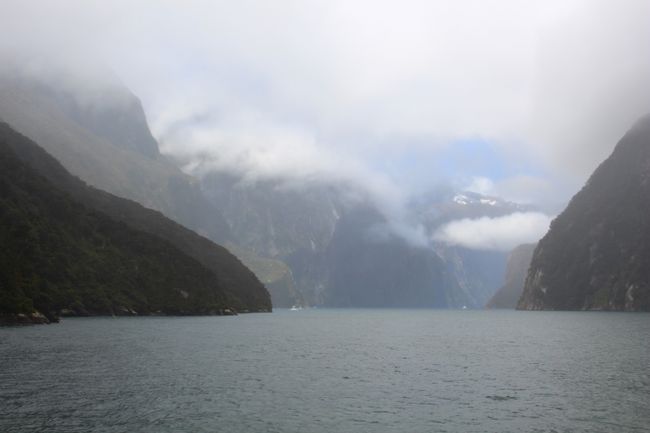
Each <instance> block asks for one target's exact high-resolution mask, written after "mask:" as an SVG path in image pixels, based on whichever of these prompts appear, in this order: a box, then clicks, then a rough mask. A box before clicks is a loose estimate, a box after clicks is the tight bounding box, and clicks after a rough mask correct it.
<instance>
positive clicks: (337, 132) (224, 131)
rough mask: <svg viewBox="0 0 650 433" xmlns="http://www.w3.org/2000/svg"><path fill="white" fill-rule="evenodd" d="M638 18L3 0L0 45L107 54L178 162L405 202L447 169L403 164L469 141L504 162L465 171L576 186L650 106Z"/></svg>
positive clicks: (643, 31) (493, 178) (2, 49)
mask: <svg viewBox="0 0 650 433" xmlns="http://www.w3.org/2000/svg"><path fill="white" fill-rule="evenodd" d="M649 19H650V3H649V2H647V1H644V0H623V1H617V2H611V1H605V0H596V1H586V0H569V1H566V0H562V1H561V0H552V1H547V2H533V1H519V0H499V1H497V0H494V1H476V0H461V1H418V0H407V1H399V2H398V1H395V0H379V1H370V0H361V1H355V2H349V1H344V0H327V1H325V0H322V1H321V0H316V1H310V2H294V1H278V2H273V3H272V4H271V3H269V2H265V1H259V0H243V1H237V2H227V1H199V0H194V1H188V2H183V3H179V2H173V1H154V0H143V1H139V2H130V1H125V0H117V1H113V2H87V1H84V0H55V1H48V2H42V1H36V0H26V1H25V0H21V1H18V0H6V1H4V2H3V6H2V14H1V15H0V25H2V28H3V33H4V35H5V37H4V38H3V39H2V41H0V56H2V57H3V58H8V57H16V56H18V57H23V58H29V57H30V56H31V57H39V56H43V55H47V56H49V57H53V58H58V59H60V61H62V62H64V63H66V64H67V65H68V66H72V67H73V68H78V69H82V70H83V68H84V67H83V65H84V64H85V63H84V62H85V60H84V61H81V59H87V58H89V57H92V58H93V59H94V60H97V61H99V62H103V63H105V64H107V65H109V66H110V67H111V68H112V69H113V70H114V71H115V73H116V75H118V76H120V77H121V78H122V79H123V80H124V81H125V82H126V84H127V85H128V86H129V87H130V88H131V89H132V90H133V91H134V92H135V93H136V94H137V95H139V96H140V97H141V98H142V101H143V104H144V107H145V110H146V112H147V115H148V118H149V121H150V122H151V124H152V128H153V131H154V134H155V135H156V136H157V138H158V139H159V140H160V142H161V145H162V149H163V151H164V152H166V153H168V154H170V155H174V156H175V157H178V158H182V159H183V160H185V161H187V163H188V165H187V167H188V168H194V169H197V168H199V166H200V168H201V169H203V170H205V169H215V170H217V169H218V170H226V171H229V172H235V173H239V174H240V175H241V176H242V177H243V178H244V179H247V180H248V181H263V180H264V179H269V178H275V179H284V180H285V181H287V182H289V183H293V184H294V185H300V184H302V183H305V182H307V183H308V182H320V181H323V182H329V181H332V180H336V181H344V182H354V183H356V184H358V185H362V189H363V190H366V191H371V193H372V195H373V197H374V199H375V200H377V201H378V202H379V203H381V206H382V208H384V209H386V211H385V212H386V213H387V214H388V213H390V214H393V215H399V214H400V213H403V210H402V209H403V204H404V203H405V202H406V201H407V200H408V197H409V196H410V195H412V193H413V191H412V189H413V188H419V189H421V190H425V189H426V188H428V187H431V186H432V185H428V184H427V182H439V181H440V180H441V177H445V176H450V175H449V173H444V174H441V173H437V172H435V171H434V170H433V169H432V173H431V175H430V176H417V181H414V180H413V179H414V168H413V165H412V164H411V163H410V162H412V161H416V160H426V161H429V160H431V161H437V164H436V165H437V166H438V167H443V168H444V166H445V164H446V161H445V159H444V158H445V155H446V153H445V152H446V150H448V149H449V148H450V147H454V146H456V145H457V143H459V142H463V141H467V140H476V141H477V142H484V143H486V144H487V145H489V146H491V147H492V148H494V149H496V152H495V155H498V158H500V167H501V169H500V171H499V172H489V173H487V172H484V171H486V170H483V171H481V168H480V166H479V168H478V169H477V170H478V171H477V172H469V173H462V177H463V179H466V178H468V177H469V178H476V179H482V178H483V179H487V183H486V185H491V188H492V190H491V191H490V193H497V194H502V195H504V196H506V197H507V198H510V199H516V200H519V201H524V202H552V201H555V202H562V201H563V200H566V199H567V198H568V197H570V196H571V195H572V194H573V193H574V192H575V190H576V189H577V188H578V187H579V186H580V185H581V184H582V183H583V182H584V180H585V179H586V176H587V175H588V174H589V173H590V172H591V171H592V170H593V168H594V167H595V166H596V164H597V163H598V162H599V161H601V160H602V159H604V157H605V156H606V155H607V154H608V153H609V152H610V151H611V145H612V143H615V142H616V141H617V139H618V138H619V137H620V136H621V135H622V134H623V132H624V131H625V130H627V128H628V127H629V126H630V125H631V124H632V123H633V122H634V121H635V120H636V118H638V117H639V116H640V115H642V114H644V113H645V112H648V111H650V81H649V80H648V79H647V77H648V76H650V56H648V55H647V53H648V52H650V26H648V25H647V23H648V20H649ZM41 72H43V73H47V71H41ZM85 76H86V80H87V84H88V85H87V86H85V88H86V90H88V94H90V95H92V91H95V90H97V89H98V85H97V84H96V83H94V81H95V80H96V81H97V83H99V82H101V80H102V79H103V78H102V77H99V76H95V75H94V74H93V73H92V71H86V73H85ZM99 88H101V86H99ZM405 155H406V156H405ZM475 157H476V155H475V154H473V153H472V152H465V153H463V158H464V160H465V161H466V164H465V166H466V167H473V166H474V165H473V164H472V163H473V158H475ZM378 161H379V162H380V163H377V162H378ZM385 161H388V162H389V163H391V164H392V165H391V170H390V171H387V170H383V169H382V168H381V167H385V166H387V164H384V163H383V162H385ZM395 161H402V162H400V163H395ZM456 163H458V161H456ZM460 163H461V165H462V164H463V161H461V162H460ZM441 171H444V170H441ZM459 175H460V174H459ZM451 176H452V177H453V174H452V175H451ZM443 180H447V181H450V182H452V183H453V182H456V183H458V182H461V181H462V180H459V179H443ZM464 186H466V185H464ZM555 210H556V209H552V211H555ZM398 219H405V218H404V217H401V216H400V217H399V218H398Z"/></svg>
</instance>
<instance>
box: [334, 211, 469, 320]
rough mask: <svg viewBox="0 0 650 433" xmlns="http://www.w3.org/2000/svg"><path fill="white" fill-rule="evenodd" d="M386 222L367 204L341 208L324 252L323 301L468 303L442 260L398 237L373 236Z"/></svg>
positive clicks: (438, 305)
mask: <svg viewBox="0 0 650 433" xmlns="http://www.w3.org/2000/svg"><path fill="white" fill-rule="evenodd" d="M383 222H385V221H384V219H383V218H382V217H381V215H379V214H378V213H377V212H376V210H374V209H373V208H372V207H360V208H357V209H354V210H353V211H350V212H346V213H345V214H344V215H343V216H342V217H341V221H340V223H339V224H338V225H337V228H336V231H335V233H334V236H333V239H332V241H331V243H330V245H329V247H328V250H327V252H326V258H325V261H326V267H327V269H328V280H327V286H326V291H325V293H324V303H325V305H329V306H336V307H420V308H450V307H462V306H463V305H467V304H470V305H472V302H471V295H469V294H468V293H467V292H465V291H464V290H462V287H461V286H460V285H459V284H458V282H457V280H456V279H455V276H454V275H453V274H451V273H449V272H448V270H447V266H446V264H445V261H444V260H443V259H442V258H441V257H440V256H439V255H438V254H437V253H436V252H435V251H433V250H431V249H428V248H423V247H418V246H413V245H409V244H408V243H406V242H405V241H404V240H403V239H400V238H397V237H395V238H393V239H377V238H376V237H375V236H374V235H373V232H372V231H371V230H369V229H370V228H372V227H373V226H375V225H376V224H381V223H383Z"/></svg>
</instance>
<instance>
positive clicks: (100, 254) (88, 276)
mask: <svg viewBox="0 0 650 433" xmlns="http://www.w3.org/2000/svg"><path fill="white" fill-rule="evenodd" d="M0 164H1V166H2V167H1V170H0V188H1V189H2V195H1V197H0V218H1V219H2V224H0V238H1V239H2V245H3V250H2V254H1V255H0V286H1V287H0V314H2V315H5V316H6V315H16V314H19V313H23V314H25V313H27V314H29V313H32V312H33V311H34V310H36V311H38V312H41V313H43V314H45V315H46V316H49V317H55V316H56V315H57V314H75V315H93V314H116V315H120V314H154V313H155V314H224V313H226V312H229V311H233V312H234V311H237V310H239V311H270V309H271V303H270V299H269V296H268V293H267V292H266V290H265V289H264V286H263V285H262V284H261V283H260V282H259V281H258V280H257V279H256V278H255V277H254V276H253V274H252V273H251V272H250V271H249V270H248V269H246V268H245V267H244V266H243V265H242V264H241V263H240V262H239V261H238V260H237V259H236V258H235V257H233V256H232V255H231V254H230V253H228V252H227V251H226V250H225V249H223V248H222V247H219V246H217V245H215V244H213V243H211V242H210V241H208V240H206V239H203V238H200V237H199V236H198V235H196V234H194V233H193V232H191V231H189V230H187V229H185V228H183V227H181V226H180V225H178V224H176V223H173V222H172V221H169V220H168V219H166V218H165V217H163V216H162V215H161V214H159V213H157V212H154V211H151V210H148V209H145V208H143V207H142V206H140V205H138V204H136V203H134V202H131V201H128V200H125V199H121V198H118V197H115V196H113V195H111V194H108V193H105V192H103V191H100V190H96V189H94V188H92V187H89V186H87V185H85V184H84V183H83V182H81V181H80V180H79V179H78V178H75V177H73V176H71V175H70V174H69V173H68V172H67V171H66V170H65V169H64V168H63V167H62V166H61V165H60V164H59V163H58V162H57V161H56V160H55V159H54V158H52V157H51V156H50V155H48V154H47V153H46V152H45V151H44V150H42V149H41V148H40V147H38V146H37V145H36V144H35V143H33V142H32V141H30V140H29V139H27V138H26V137H24V136H22V135H20V134H18V133H16V132H15V131H13V130H12V129H11V128H10V127H9V126H8V125H6V124H4V123H0Z"/></svg>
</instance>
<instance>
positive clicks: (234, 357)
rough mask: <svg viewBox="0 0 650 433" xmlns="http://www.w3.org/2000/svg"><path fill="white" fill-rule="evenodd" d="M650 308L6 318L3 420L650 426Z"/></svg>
mask: <svg viewBox="0 0 650 433" xmlns="http://www.w3.org/2000/svg"><path fill="white" fill-rule="evenodd" d="M648 431H650V314H620V313H618V314H617V313H568V312H515V311H432V310H302V311H298V312H291V311H287V310H284V311H278V312H275V313H272V314H250V315H241V316H238V317H198V318H154V317H151V318H119V319H113V318H88V319H65V320H64V321H62V323H60V324H58V325H48V326H32V327H17V328H0V432H2V433H13V432H57V433H58V432H64V433H76V432H129V433H131V432H175V433H176V432H179V433H183V432H188V433H190V432H192V433H196V432H241V433H256V432H305V433H309V432H342V433H355V432H368V433H381V432H404V433H409V432H423V433H424V432H503V433H505V432H648Z"/></svg>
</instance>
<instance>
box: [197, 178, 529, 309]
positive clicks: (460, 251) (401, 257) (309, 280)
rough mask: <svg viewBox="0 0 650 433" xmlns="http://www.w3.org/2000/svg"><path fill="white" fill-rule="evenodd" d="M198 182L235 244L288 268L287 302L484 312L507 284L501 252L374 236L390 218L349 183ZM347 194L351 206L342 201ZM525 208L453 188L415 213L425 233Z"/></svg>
mask: <svg viewBox="0 0 650 433" xmlns="http://www.w3.org/2000/svg"><path fill="white" fill-rule="evenodd" d="M201 171H203V170H201ZM200 179H201V184H202V187H203V190H204V192H205V194H206V196H208V197H209V198H211V199H212V200H213V201H214V203H218V204H219V206H220V209H221V210H222V212H223V215H224V216H225V218H226V221H227V222H228V223H229V224H230V226H231V231H232V233H233V237H234V239H235V242H236V243H237V244H239V245H243V246H245V247H246V248H248V249H250V250H252V251H254V252H255V253H257V254H259V255H264V256H268V257H273V258H277V259H279V260H281V261H282V262H283V263H286V264H287V265H289V268H290V271H291V274H292V276H293V279H294V281H295V283H296V291H295V292H292V293H293V295H291V299H293V301H291V302H290V303H293V304H296V303H299V302H301V301H299V300H297V299H298V297H299V296H302V298H303V299H304V302H306V303H307V304H310V305H329V306H350V307H355V306H356V307H360V306H380V305H381V306H384V307H389V306H407V305H408V306H412V307H424V306H435V307H441V308H442V307H462V306H468V307H472V308H481V307H483V306H484V305H485V303H486V302H487V300H488V299H489V298H490V297H491V296H492V295H493V294H494V292H495V291H496V290H497V288H498V287H499V286H500V285H501V284H502V282H503V274H504V272H505V263H506V254H505V253H502V252H499V251H475V250H470V249H467V248H462V247H456V246H449V245H445V244H442V243H439V242H433V243H432V245H430V246H429V247H422V246H417V247H416V246H412V245H409V244H408V243H407V242H405V241H404V240H402V239H400V238H399V237H397V236H392V235H389V236H381V239H378V238H377V236H372V233H373V232H376V231H377V230H379V231H382V232H384V234H385V232H386V230H385V226H386V224H387V221H386V219H385V217H383V216H382V215H381V213H380V212H379V211H378V210H377V209H376V207H375V206H374V205H373V204H372V203H370V202H368V201H365V200H363V199H361V197H363V196H364V194H363V192H361V191H356V192H355V189H354V188H355V187H354V186H352V185H349V186H346V187H341V186H340V185H339V186H335V185H327V184H314V183H311V184H310V183H308V184H301V185H298V186H296V185H293V184H291V183H286V182H284V183H283V182H282V181H280V180H276V181H266V182H253V183H252V182H248V181H246V180H245V178H240V177H237V176H236V175H234V174H225V173H216V172H212V173H209V174H207V175H203V176H201V177H200ZM351 192H352V197H353V199H350V197H349V196H347V195H346V194H350V193H351ZM525 210H528V207H524V206H521V205H518V204H515V203H510V202H507V201H504V200H501V199H499V198H495V197H485V196H482V195H479V194H476V193H471V192H463V193H456V192H453V191H451V190H450V191H447V190H445V191H444V192H442V193H436V194H428V195H427V196H423V197H421V198H420V199H419V200H418V201H414V202H413V203H412V204H411V206H410V209H409V211H410V212H411V213H412V216H413V218H414V220H415V221H417V222H420V223H421V224H422V225H423V227H424V228H425V229H426V230H427V233H428V234H429V235H432V234H433V233H434V232H435V230H436V229H437V228H438V227H439V226H440V225H441V224H444V223H446V222H449V221H451V220H454V219H458V218H472V217H480V216H501V215H506V214H508V213H512V212H515V211H525ZM407 258H408V263H406V264H405V263H404V261H405V260H407ZM246 263H247V264H249V262H246ZM258 275H259V273H258ZM400 285H402V286H400ZM267 286H268V284H267ZM271 290H272V289H271ZM284 292H285V293H287V290H284ZM276 293H277V292H276ZM277 297H278V295H276V296H274V299H276V298H277ZM434 298H435V300H434ZM284 299H288V297H287V296H284Z"/></svg>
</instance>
